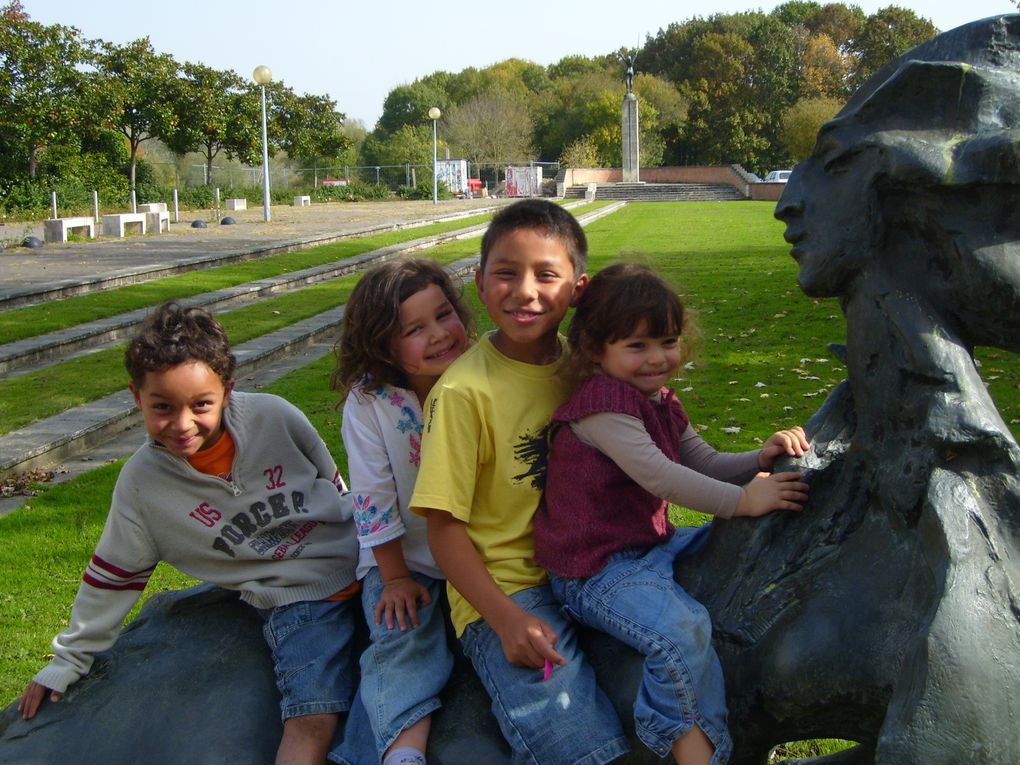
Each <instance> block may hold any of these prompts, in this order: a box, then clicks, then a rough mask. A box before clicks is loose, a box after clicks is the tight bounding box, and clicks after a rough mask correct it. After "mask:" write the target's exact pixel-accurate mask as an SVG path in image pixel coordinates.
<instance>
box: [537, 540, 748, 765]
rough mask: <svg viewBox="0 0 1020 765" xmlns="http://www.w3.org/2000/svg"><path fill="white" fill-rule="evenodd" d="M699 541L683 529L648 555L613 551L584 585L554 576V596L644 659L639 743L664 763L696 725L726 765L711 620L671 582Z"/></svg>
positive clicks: (722, 695) (727, 744) (717, 761)
mask: <svg viewBox="0 0 1020 765" xmlns="http://www.w3.org/2000/svg"><path fill="white" fill-rule="evenodd" d="M699 538H700V533H699V530H697V529H678V530H677V532H676V533H675V534H674V535H673V536H672V537H671V538H670V539H669V540H668V541H667V542H664V543H663V544H661V545H658V546H656V547H653V548H651V549H647V550H646V549H640V550H626V551H623V552H618V553H616V554H615V555H613V556H612V557H610V559H609V562H608V563H607V564H606V566H605V567H604V568H603V569H602V570H601V571H599V572H598V573H597V574H595V575H594V576H592V577H589V578H587V579H563V578H559V577H555V576H554V577H552V590H553V593H554V594H555V596H556V598H557V600H559V601H560V602H561V603H562V604H563V608H564V610H565V611H566V612H567V613H569V614H570V615H571V616H572V617H573V618H575V619H576V620H577V621H579V622H580V623H582V624H586V625H588V626H589V627H593V628H595V629H597V630H601V631H602V632H605V633H607V634H608V635H611V636H612V637H614V638H616V639H617V640H619V641H621V642H623V643H626V644H627V645H629V646H631V647H633V648H635V649H637V650H638V651H639V652H641V654H643V655H644V657H645V664H644V675H643V677H642V680H641V685H640V687H639V688H638V696H637V699H636V700H635V702H634V723H635V729H636V732H637V735H638V738H640V739H641V741H642V742H643V743H644V744H645V745H646V746H647V747H648V748H650V749H651V750H652V751H653V752H655V753H656V754H658V755H659V756H660V757H665V756H666V755H668V754H669V751H670V747H671V746H672V744H673V742H674V741H675V740H676V739H678V738H680V737H681V736H683V735H684V734H685V733H687V732H688V731H690V730H691V728H692V726H694V725H697V726H699V727H700V728H701V729H702V730H703V731H704V732H705V735H707V736H708V738H709V740H710V741H711V742H712V744H713V745H714V746H715V755H714V756H713V758H712V763H713V765H725V763H726V762H728V761H729V758H730V754H731V752H732V750H733V742H732V740H731V739H730V735H729V731H728V729H727V727H726V689H725V686H724V683H723V674H722V665H720V663H719V658H718V656H717V655H716V653H715V649H714V648H713V647H712V621H711V618H710V617H709V614H708V611H707V610H706V609H705V607H704V606H702V605H701V604H700V603H698V602H697V601H696V600H694V598H692V597H691V596H690V595H688V594H687V593H686V592H685V591H684V589H683V588H682V587H681V586H680V585H678V584H677V583H676V582H675V581H674V580H673V562H674V560H675V559H676V558H677V556H678V555H682V554H683V553H684V551H685V550H686V549H687V548H688V547H689V546H690V545H691V544H692V542H696V541H699Z"/></svg>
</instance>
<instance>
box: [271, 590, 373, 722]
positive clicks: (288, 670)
mask: <svg viewBox="0 0 1020 765" xmlns="http://www.w3.org/2000/svg"><path fill="white" fill-rule="evenodd" d="M355 608H357V604H356V602H355V601H353V600H345V601H334V600H302V601H300V602H298V603H291V604H290V605H287V606H277V607H276V608H273V609H261V610H259V613H260V614H261V615H262V618H263V619H264V620H265V622H264V624H263V625H262V634H263V636H264V637H265V639H266V643H267V644H268V645H269V649H270V651H272V654H273V666H274V668H275V670H276V687H277V688H279V690H280V696H281V700H280V712H281V716H282V717H283V719H284V720H287V719H289V718H291V717H302V716H304V715H316V714H331V713H339V712H346V711H347V710H348V708H349V707H350V703H351V696H352V695H353V693H354V652H353V641H354V624H355V619H356V618H357V612H356V611H355Z"/></svg>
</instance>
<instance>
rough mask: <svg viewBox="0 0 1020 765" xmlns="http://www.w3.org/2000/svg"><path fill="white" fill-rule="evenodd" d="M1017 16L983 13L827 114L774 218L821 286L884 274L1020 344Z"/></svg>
mask: <svg viewBox="0 0 1020 765" xmlns="http://www.w3.org/2000/svg"><path fill="white" fill-rule="evenodd" d="M1018 46H1020V17H1017V16H1003V17H997V18H992V19H986V20H984V21H979V22H974V23H972V24H968V25H966V26H963V27H960V28H959V29H956V30H953V31H952V32H948V33H946V34H943V35H940V36H939V37H937V38H935V39H933V40H931V41H929V42H928V43H925V44H923V45H921V46H919V47H917V48H915V49H913V50H912V51H910V52H909V53H908V54H906V55H905V56H903V57H901V58H900V59H897V60H895V61H893V62H891V63H890V64H888V65H887V66H886V67H884V68H883V69H881V70H879V72H877V73H876V74H875V75H874V76H873V77H872V78H871V79H870V80H869V81H868V82H867V83H866V84H865V85H864V86H863V87H862V88H861V89H860V90H859V91H858V92H857V93H856V94H855V95H854V96H853V98H852V99H851V100H850V101H849V102H848V103H847V104H846V106H845V107H844V108H843V109H842V110H841V111H840V112H839V114H837V115H836V117H835V118H833V119H832V120H831V121H829V122H827V123H826V124H825V125H823V126H822V128H821V130H820V132H819V135H818V139H817V142H816V144H815V148H814V151H813V153H812V154H811V156H810V157H809V158H808V159H806V160H805V161H803V162H801V163H800V164H798V165H797V167H796V169H795V170H794V172H793V175H792V177H791V178H790V181H789V183H788V184H787V187H786V190H785V192H784V194H783V197H782V199H781V200H780V202H779V204H778V206H777V209H776V217H778V218H780V219H781V220H783V221H785V222H786V223H787V231H786V238H787V240H788V241H789V242H790V243H791V244H792V245H793V247H792V250H791V253H792V255H793V256H794V258H795V259H796V260H797V262H798V264H799V266H800V275H799V281H800V285H801V287H802V288H803V290H804V291H805V292H806V293H807V294H809V295H813V296H844V297H845V296H847V295H849V294H850V293H852V292H853V291H854V290H855V289H856V287H857V286H859V284H860V282H861V280H867V279H868V278H869V276H876V275H878V274H879V272H880V275H881V276H882V277H883V278H885V279H888V280H889V281H890V282H892V283H894V284H898V283H900V282H905V281H909V283H908V284H903V285H901V286H906V287H908V288H909V289H910V290H911V291H914V292H919V293H923V294H925V295H926V297H927V298H929V299H930V300H931V301H932V302H933V303H935V304H937V305H938V306H940V309H941V310H944V311H946V312H947V313H950V314H952V316H953V319H954V320H955V321H957V322H958V323H959V325H960V326H959V329H960V330H961V332H962V333H963V334H964V336H965V337H966V338H967V341H968V342H969V343H971V344H987V345H995V346H998V347H1004V348H1009V349H1011V350H1017V349H1020V331H1018V330H1020V302H1018V300H1020V297H1018V296H1020V185H1018V184H1020V47H1018Z"/></svg>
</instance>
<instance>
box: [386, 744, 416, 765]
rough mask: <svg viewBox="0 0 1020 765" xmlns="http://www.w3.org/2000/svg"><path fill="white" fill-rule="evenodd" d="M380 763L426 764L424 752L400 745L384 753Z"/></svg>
mask: <svg viewBox="0 0 1020 765" xmlns="http://www.w3.org/2000/svg"><path fill="white" fill-rule="evenodd" d="M382 765H426V763H425V754H424V752H419V751H418V750H417V749H414V748H412V747H410V746H402V747H400V749H394V750H392V751H391V752H390V753H389V754H388V755H386V759H385V760H383V764H382Z"/></svg>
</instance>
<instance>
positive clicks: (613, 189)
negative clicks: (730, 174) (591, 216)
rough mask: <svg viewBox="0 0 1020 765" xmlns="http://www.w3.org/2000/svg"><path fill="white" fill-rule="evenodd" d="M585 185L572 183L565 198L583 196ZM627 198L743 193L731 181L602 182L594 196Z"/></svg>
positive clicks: (691, 198)
mask: <svg viewBox="0 0 1020 765" xmlns="http://www.w3.org/2000/svg"><path fill="white" fill-rule="evenodd" d="M586 192H587V187H586V186H569V187H568V188H567V189H566V190H565V192H564V197H565V198H566V199H583V198H584V196H585V193H586ZM606 199H626V200H628V201H631V202H717V201H718V202H730V201H737V200H742V199H744V197H743V196H742V195H741V194H740V192H739V191H737V190H736V189H735V188H734V187H733V186H730V185H729V184H728V183H600V184H598V185H597V186H596V187H595V200H596V201H601V200H606Z"/></svg>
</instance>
